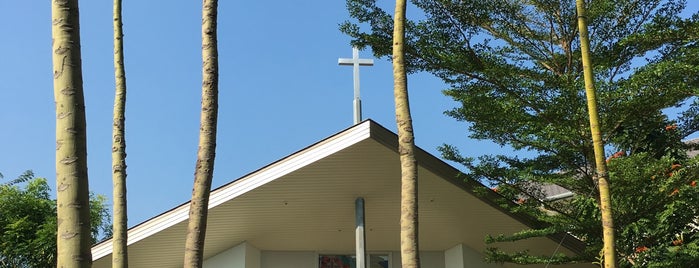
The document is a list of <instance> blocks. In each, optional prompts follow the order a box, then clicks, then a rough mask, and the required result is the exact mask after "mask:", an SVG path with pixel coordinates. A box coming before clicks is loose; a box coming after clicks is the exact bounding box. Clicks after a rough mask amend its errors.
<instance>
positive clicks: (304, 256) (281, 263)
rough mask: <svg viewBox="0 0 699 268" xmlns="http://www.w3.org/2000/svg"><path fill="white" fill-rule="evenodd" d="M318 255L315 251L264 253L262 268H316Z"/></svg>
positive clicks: (261, 261) (261, 259)
mask: <svg viewBox="0 0 699 268" xmlns="http://www.w3.org/2000/svg"><path fill="white" fill-rule="evenodd" d="M317 266H318V255H317V254H316V253H315V252H313V251H262V256H261V258H260V268H316V267H317Z"/></svg>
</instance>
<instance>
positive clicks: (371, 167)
mask: <svg viewBox="0 0 699 268" xmlns="http://www.w3.org/2000/svg"><path fill="white" fill-rule="evenodd" d="M397 147H398V146H397V136H396V134H394V133H392V132H391V131H389V130H387V129H385V128H384V127H382V126H380V125H379V124H377V123H375V122H373V121H371V120H367V121H364V122H362V123H360V124H358V125H355V126H352V127H350V128H348V129H346V130H344V131H341V132H339V133H337V134H335V135H333V136H331V137H329V138H326V139H324V140H322V141H320V142H318V143H316V144H313V145H311V146H309V147H307V148H304V149H302V150H300V151H298V152H296V153H293V154H291V155H289V156H287V157H285V158H283V159H281V160H279V161H277V162H274V163H272V164H270V165H268V166H265V167H263V168H261V169H259V170H257V171H254V172H252V173H250V174H248V175H245V176H243V177H242V178H240V179H237V180H235V181H233V182H231V183H228V184H226V185H223V186H221V187H219V188H217V189H215V190H213V191H212V192H211V197H210V201H209V218H208V227H207V234H206V243H205V255H206V256H205V258H208V257H211V256H213V255H215V254H217V253H219V252H222V251H224V250H226V249H228V248H231V247H233V246H235V245H237V244H239V243H241V242H243V241H247V242H248V243H250V244H252V245H254V246H255V247H257V248H259V249H261V250H263V251H264V250H285V251H301V250H305V251H319V252H352V251H353V250H354V201H355V199H356V198H357V197H363V198H364V199H365V200H366V212H365V215H366V228H367V250H369V251H389V250H397V249H398V248H399V242H400V241H399V236H398V235H399V232H398V230H399V228H398V227H399V226H398V222H399V220H398V219H399V212H400V202H399V200H400V165H399V158H398V154H397ZM416 158H417V162H418V165H419V168H418V172H419V176H418V177H419V209H420V211H419V213H420V214H419V216H420V250H424V251H433V250H437V251H441V250H445V249H448V248H451V247H453V246H454V245H457V244H460V243H463V244H465V245H467V246H469V247H471V248H473V249H475V250H478V251H483V250H484V248H485V244H484V242H483V240H484V237H485V235H487V234H501V233H504V234H508V233H513V232H516V231H520V230H522V229H525V228H527V227H536V226H537V224H536V223H535V222H533V221H532V220H531V219H528V218H526V217H524V216H521V215H514V214H511V213H507V212H505V211H503V210H501V209H499V207H498V206H497V205H496V204H495V203H494V202H493V200H495V199H496V198H502V197H501V196H499V195H498V194H496V193H493V192H492V191H486V192H487V193H488V194H486V196H485V197H480V196H478V195H476V194H474V190H476V189H487V188H486V187H485V186H483V185H481V184H480V183H478V182H474V181H463V180H461V179H459V175H460V172H459V171H458V170H457V169H455V168H453V167H451V166H449V165H448V164H446V163H444V162H443V161H441V160H439V159H438V158H436V157H434V156H432V155H430V154H429V153H427V152H425V151H424V150H422V149H419V148H418V150H417V152H416ZM217 164H218V165H226V164H234V163H217ZM188 213H189V202H186V203H183V204H182V205H180V206H178V207H175V208H173V209H171V210H169V211H167V212H165V213H163V214H160V215H158V216H156V217H154V218H151V219H150V220H147V221H145V222H143V223H141V224H139V225H136V226H134V227H132V228H131V229H129V231H128V236H129V242H128V244H129V247H128V248H129V263H130V265H132V266H133V267H178V266H181V262H182V253H183V252H184V240H185V235H186V227H187V218H188ZM562 237H563V236H562V235H561V236H557V237H550V238H537V239H530V240H527V241H521V242H517V243H508V244H502V245H498V246H500V247H502V248H503V249H508V248H509V249H518V250H522V249H530V250H531V252H532V253H540V254H544V255H548V254H552V253H553V252H554V251H555V250H557V249H558V248H559V242H561V238H562ZM562 241H563V242H562V243H561V245H562V247H560V249H558V251H559V252H563V253H566V254H574V253H575V252H581V251H582V249H583V244H582V242H580V241H579V240H577V239H575V238H573V237H570V236H567V237H566V238H565V239H563V240H562ZM111 252H112V241H111V240H106V241H104V242H102V243H100V244H97V245H95V246H94V247H93V248H92V255H93V260H94V263H93V267H109V266H110V263H111V257H110V256H111Z"/></svg>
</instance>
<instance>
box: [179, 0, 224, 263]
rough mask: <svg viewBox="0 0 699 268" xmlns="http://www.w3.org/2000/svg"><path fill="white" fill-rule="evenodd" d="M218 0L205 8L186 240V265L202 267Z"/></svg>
mask: <svg viewBox="0 0 699 268" xmlns="http://www.w3.org/2000/svg"><path fill="white" fill-rule="evenodd" d="M217 8H218V1H216V0H204V2H203V8H202V61H203V68H202V69H203V70H202V72H203V81H202V100H201V105H202V108H201V125H200V128H199V150H198V152H197V164H196V170H195V174H194V187H193V190H192V200H191V202H190V207H189V225H188V226H187V241H186V243H185V254H184V267H185V268H190V267H202V263H203V261H204V260H203V258H204V238H205V236H206V219H207V215H208V209H207V208H208V204H209V193H210V192H211V180H212V178H213V173H214V157H215V153H216V122H217V117H218V48H217V41H216V19H217Z"/></svg>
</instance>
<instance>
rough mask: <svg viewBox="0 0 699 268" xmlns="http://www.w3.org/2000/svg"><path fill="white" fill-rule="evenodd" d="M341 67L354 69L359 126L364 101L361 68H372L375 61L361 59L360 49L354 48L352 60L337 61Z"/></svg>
mask: <svg viewBox="0 0 699 268" xmlns="http://www.w3.org/2000/svg"><path fill="white" fill-rule="evenodd" d="M337 64H339V65H350V66H353V67H354V72H353V73H354V101H353V104H354V124H355V125H356V124H359V122H361V121H362V100H361V99H360V98H359V66H372V65H374V60H372V59H360V58H359V49H358V48H357V47H353V48H352V58H351V59H348V58H340V59H338V60H337Z"/></svg>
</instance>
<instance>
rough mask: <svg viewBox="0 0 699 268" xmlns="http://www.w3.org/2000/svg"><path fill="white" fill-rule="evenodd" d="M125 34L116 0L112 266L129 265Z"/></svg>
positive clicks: (124, 267) (119, 3)
mask: <svg viewBox="0 0 699 268" xmlns="http://www.w3.org/2000/svg"><path fill="white" fill-rule="evenodd" d="M123 38H124V34H123V32H122V22H121V0H114V79H115V81H116V88H115V95H114V122H113V125H112V188H113V193H112V195H113V199H114V207H113V212H114V220H113V225H112V267H115V268H126V267H128V266H129V258H128V254H127V253H128V252H127V248H126V241H127V213H126V139H125V134H124V132H125V131H124V121H125V118H124V113H125V112H124V110H125V106H126V73H125V71H124V40H123Z"/></svg>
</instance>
